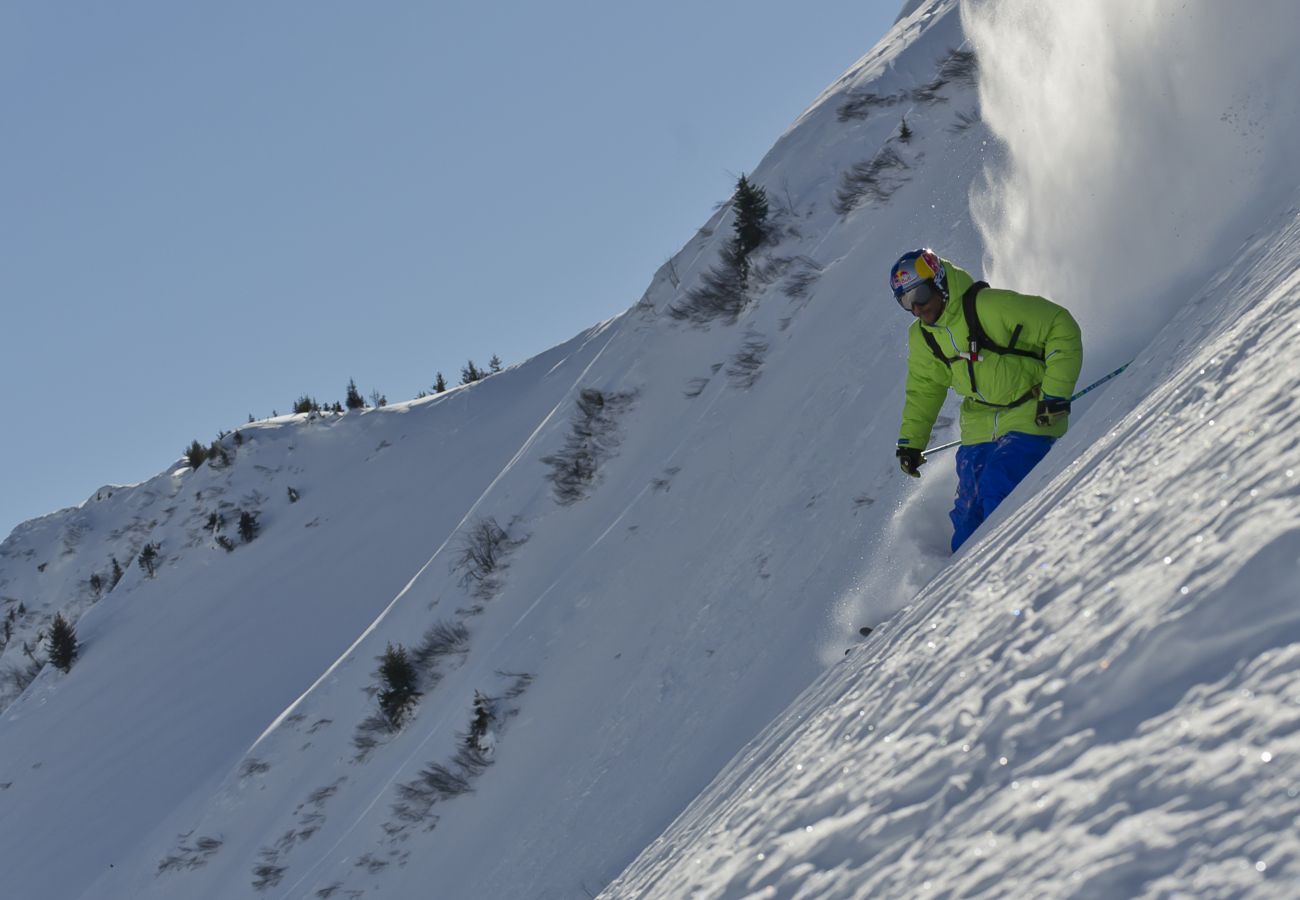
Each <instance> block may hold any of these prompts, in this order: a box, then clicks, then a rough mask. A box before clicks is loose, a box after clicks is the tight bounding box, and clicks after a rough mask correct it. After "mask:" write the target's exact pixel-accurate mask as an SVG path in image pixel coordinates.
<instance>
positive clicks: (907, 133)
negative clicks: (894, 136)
mask: <svg viewBox="0 0 1300 900" xmlns="http://www.w3.org/2000/svg"><path fill="white" fill-rule="evenodd" d="M898 139H899V140H900V141H902V142H903V143H904V144H906V143H909V142H910V141H911V140H912V129H911V128H910V127H908V124H907V116H903V121H902V123H901V124H900V125H899V126H898Z"/></svg>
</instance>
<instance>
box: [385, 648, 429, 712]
mask: <svg viewBox="0 0 1300 900" xmlns="http://www.w3.org/2000/svg"><path fill="white" fill-rule="evenodd" d="M379 678H380V681H381V682H382V683H383V687H382V688H380V691H379V708H380V710H382V711H383V713H384V716H385V718H387V719H388V723H389V725H391V726H392V727H393V729H397V728H400V727H401V725H402V717H403V716H405V715H406V711H407V710H408V709H409V708H410V707H411V705H412V704H413V703H415V701H416V699H417V698H418V697H419V696H420V692H419V691H417V690H416V689H415V688H416V684H417V683H418V680H419V676H418V675H417V674H416V671H415V666H413V665H412V664H411V660H410V657H408V656H407V655H406V648H405V647H403V646H402V645H401V644H398V645H397V646H396V647H394V646H393V645H392V644H389V645H388V649H387V650H385V651H384V655H383V657H382V658H381V659H380V663H379Z"/></svg>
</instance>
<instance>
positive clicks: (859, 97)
mask: <svg viewBox="0 0 1300 900" xmlns="http://www.w3.org/2000/svg"><path fill="white" fill-rule="evenodd" d="M845 97H846V98H847V99H846V100H845V101H844V102H843V103H841V104H840V107H839V109H838V110H836V113H835V115H836V118H838V119H839V120H840V121H841V122H848V121H851V120H853V119H865V118H867V116H869V115H870V114H871V110H873V109H883V108H886V107H890V106H895V105H897V104H898V102H899V101H900V100H901V99H902V97H900V96H899V95H898V94H877V93H876V92H875V91H850V92H849V93H848V94H846V95H845Z"/></svg>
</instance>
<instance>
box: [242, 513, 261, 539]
mask: <svg viewBox="0 0 1300 900" xmlns="http://www.w3.org/2000/svg"><path fill="white" fill-rule="evenodd" d="M260 530H261V526H259V525H258V524H257V513H251V512H248V511H246V510H245V511H244V512H241V513H240V514H239V536H240V538H242V539H243V541H244V543H245V544H251V543H252V542H253V539H254V538H256V537H257V533H258V531H260Z"/></svg>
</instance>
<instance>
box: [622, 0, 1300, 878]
mask: <svg viewBox="0 0 1300 900" xmlns="http://www.w3.org/2000/svg"><path fill="white" fill-rule="evenodd" d="M963 12H964V19H965V24H966V26H967V28H968V29H969V33H970V34H971V35H972V38H973V44H974V46H975V48H976V50H977V51H978V52H979V55H980V60H981V89H980V97H981V108H982V110H983V111H984V114H985V116H986V119H987V122H988V123H989V124H990V126H992V128H993V129H994V130H995V131H996V132H997V133H998V134H999V136H1000V137H1002V138H1003V139H1004V140H1005V145H1004V146H1005V147H1006V151H1005V155H1004V156H1002V157H999V158H997V159H996V160H995V162H994V165H993V166H991V168H990V171H989V179H988V181H987V182H986V183H985V184H983V185H981V186H980V187H979V189H978V190H977V192H976V194H975V197H974V199H975V201H976V203H975V206H976V210H977V212H978V214H979V221H980V225H981V230H982V233H983V235H984V236H985V238H986V240H987V245H986V246H987V250H988V254H989V261H990V264H991V265H990V268H991V271H992V273H993V276H994V277H995V278H997V279H998V280H999V281H1001V282H1002V283H1009V284H1011V285H1013V286H1017V287H1021V288H1026V289H1032V290H1044V291H1045V292H1047V293H1049V294H1051V295H1053V296H1056V297H1058V299H1062V300H1064V301H1065V302H1066V303H1067V304H1068V305H1069V306H1070V307H1071V309H1072V310H1074V311H1075V313H1076V316H1078V318H1079V319H1080V320H1081V322H1083V323H1084V332H1085V334H1086V335H1087V336H1088V350H1087V352H1088V355H1089V358H1090V359H1091V360H1098V359H1099V358H1100V359H1101V361H1102V365H1101V367H1100V368H1101V369H1102V370H1105V369H1106V368H1109V367H1111V366H1113V365H1117V364H1119V363H1120V362H1123V361H1124V360H1125V359H1126V358H1127V356H1128V355H1129V353H1130V352H1132V351H1140V352H1139V355H1138V358H1137V361H1136V362H1135V363H1134V365H1133V366H1132V367H1131V368H1130V369H1129V371H1128V372H1127V373H1126V374H1125V375H1124V376H1123V378H1122V379H1120V380H1118V381H1116V382H1115V383H1113V385H1112V386H1110V387H1109V388H1108V389H1107V391H1106V394H1105V396H1104V398H1103V399H1101V400H1100V401H1098V402H1097V404H1096V405H1095V406H1094V407H1093V408H1092V409H1091V410H1089V411H1088V412H1087V414H1086V415H1085V416H1082V417H1077V421H1076V423H1075V426H1074V428H1073V429H1072V431H1071V433H1070V435H1069V436H1067V438H1065V439H1064V440H1062V441H1061V442H1060V444H1059V445H1058V446H1057V448H1056V449H1054V450H1053V452H1052V454H1050V455H1049V457H1048V458H1047V460H1046V461H1045V462H1044V463H1043V464H1042V465H1041V466H1040V467H1039V468H1038V469H1036V470H1035V472H1034V473H1033V474H1032V475H1031V476H1030V478H1029V479H1028V480H1027V481H1026V483H1025V484H1024V485H1022V486H1021V488H1020V490H1019V491H1018V492H1017V494H1016V495H1015V496H1013V498H1012V500H1013V502H1012V504H1011V506H1009V507H1006V506H1004V507H1003V508H1002V509H1000V510H999V512H998V513H997V514H996V515H995V517H994V519H993V520H992V521H991V522H990V523H989V526H986V528H985V530H984V532H983V536H982V539H981V540H978V541H976V542H975V543H974V544H973V545H970V546H968V547H967V548H964V549H963V552H962V554H961V556H960V557H959V558H958V560H957V561H955V563H954V564H953V565H951V566H950V567H948V568H946V569H944V570H943V571H942V572H940V573H939V574H938V576H937V577H935V578H934V579H933V581H931V582H930V583H929V584H927V585H926V586H925V587H924V589H923V590H921V591H920V592H919V593H918V594H917V595H916V597H915V599H914V600H913V601H912V602H910V603H909V605H908V606H907V608H906V609H905V610H904V611H903V612H901V613H900V614H899V615H898V616H896V617H895V618H894V619H893V620H891V621H890V622H888V623H887V624H886V625H885V626H884V627H883V628H881V629H879V630H878V631H877V632H876V633H875V634H874V635H873V636H872V637H871V638H870V640H869V641H867V642H866V643H865V644H864V645H863V646H861V647H860V648H858V649H856V650H855V651H854V652H853V653H852V654H851V655H850V656H849V658H847V659H846V660H844V661H843V662H842V664H840V665H838V666H836V667H834V668H833V669H831V670H830V671H829V672H828V673H826V675H825V676H824V677H823V678H822V679H821V680H820V681H819V682H818V683H817V684H815V685H814V686H813V687H812V688H810V689H809V691H808V692H807V693H806V694H805V695H804V696H803V697H802V698H800V700H799V701H798V702H796V703H795V704H793V705H792V706H791V707H790V709H789V710H788V711H787V713H786V714H785V715H784V716H782V717H781V719H779V720H778V721H777V722H775V723H774V724H773V725H772V727H771V728H769V729H768V730H767V731H766V733H765V734H764V735H762V736H761V737H760V738H759V739H758V740H756V741H755V742H754V743H753V744H752V745H751V746H750V747H748V748H747V749H746V750H745V751H743V752H742V753H741V754H739V755H738V756H737V757H736V758H735V759H734V760H733V762H732V763H731V765H730V766H728V768H727V769H726V770H725V771H724V772H723V773H722V774H721V775H720V776H719V777H718V779H716V780H715V782H714V783H713V785H712V786H711V787H710V788H709V790H708V791H706V792H705V794H703V795H702V796H701V797H700V798H699V800H697V801H696V802H695V803H694V804H693V805H692V807H691V808H690V809H689V810H688V811H687V812H686V813H685V814H684V815H683V816H682V817H681V818H680V819H679V820H678V821H677V822H676V823H674V825H673V827H672V828H670V829H669V830H668V831H667V832H665V834H664V835H663V836H662V837H661V838H659V839H658V840H656V841H655V843H654V844H653V845H652V846H651V847H650V848H648V849H647V850H646V851H645V852H644V853H643V854H642V855H641V857H640V858H639V859H638V860H637V861H636V862H635V863H634V864H633V865H632V866H630V867H629V868H628V870H627V871H626V872H625V873H624V874H623V875H622V876H621V877H620V878H619V879H617V880H616V881H615V882H614V883H613V884H612V885H611V886H610V888H609V889H608V890H607V892H606V893H605V894H603V895H602V896H609V897H642V896H655V897H659V896H665V897H676V896H695V897H742V896H743V897H778V896H782V897H784V896H791V897H794V896H799V897H804V896H806V897H818V898H823V897H826V898H831V897H881V896H891V897H892V896H900V897H913V896H925V895H930V894H934V895H937V896H977V895H989V896H993V895H998V896H1000V895H1004V894H1007V895H1014V896H1067V895H1068V896H1080V897H1115V896H1125V897H1127V896H1169V895H1183V894H1188V895H1196V896H1261V897H1268V896H1277V897H1291V896H1294V894H1295V885H1296V883H1297V880H1298V879H1300V872H1298V871H1297V868H1296V867H1297V859H1298V858H1300V839H1298V838H1297V833H1296V830H1295V827H1294V825H1295V822H1296V821H1297V815H1298V814H1300V799H1298V798H1300V502H1297V501H1298V498H1300V440H1298V439H1297V437H1296V435H1297V433H1300V432H1298V431H1297V428H1298V426H1300V400H1298V399H1297V398H1298V397H1300V393H1298V389H1300V364H1298V363H1297V362H1296V361H1295V359H1294V358H1293V356H1292V355H1291V354H1290V350H1289V348H1290V346H1291V345H1292V344H1293V343H1294V340H1295V336H1296V335H1297V334H1300V219H1298V216H1300V206H1297V201H1298V200H1300V196H1298V195H1297V193H1296V190H1295V185H1296V183H1297V177H1296V165H1295V160H1294V155H1293V150H1292V148H1293V147H1295V146H1296V145H1297V144H1300V122H1298V121H1297V114H1298V113H1300V107H1297V106H1296V104H1295V103H1294V101H1293V99H1288V98H1293V97H1294V96H1295V95H1296V92H1297V88H1298V87H1300V64H1297V62H1296V58H1295V55H1294V49H1293V48H1294V44H1295V24H1294V23H1295V19H1294V16H1293V15H1288V14H1287V11H1286V10H1284V9H1283V4H1280V3H1265V4H1262V5H1261V7H1260V8H1259V9H1258V10H1256V9H1252V10H1251V14H1250V15H1249V16H1245V17H1242V16H1239V15H1238V14H1237V13H1238V11H1235V10H1228V9H1227V8H1226V7H1223V6H1222V5H1221V4H1213V3H1164V2H1155V3H1151V4H1145V5H1143V7H1142V8H1141V9H1136V8H1134V7H1133V6H1132V5H1131V4H1120V3H1111V2H1104V0H1103V2H1099V3H1092V4H1086V5H1082V6H1080V5H1074V6H1070V5H1064V4H1041V3H1030V2H1019V0H1008V2H991V3H983V4H970V5H968V6H965V7H964V8H963ZM1257 13H1258V15H1257ZM1261 28H1262V29H1263V30H1265V31H1268V33H1267V34H1261V33H1260V29H1261ZM1156 332H1158V336H1157V337H1156V338H1155V340H1154V341H1152V340H1151V338H1152V335H1153V334H1154V333H1156ZM1093 365H1094V366H1095V363H1093ZM926 474H927V475H929V474H930V473H929V472H928V471H927V473H926ZM927 490H928V488H927V487H926V486H923V487H922V488H921V491H920V493H919V495H918V496H917V497H915V498H914V499H913V501H912V502H911V503H909V504H908V505H907V506H906V507H904V508H903V509H902V510H901V511H900V513H899V515H898V516H897V519H896V523H895V526H894V527H895V528H896V529H899V530H902V531H904V532H920V531H921V530H922V528H923V523H924V522H925V521H927V520H932V519H933V517H934V516H936V515H937V514H939V513H940V512H941V510H940V509H939V508H938V504H937V503H932V502H930V501H928V500H927V499H926V498H927V496H928V495H927ZM1020 502H1023V503H1024V506H1023V507H1022V508H1019V509H1017V505H1018V504H1019V503H1020ZM896 546H897V543H896V542H884V543H883V545H882V546H881V548H880V550H879V552H878V553H877V556H876V559H877V560H878V561H879V562H880V563H881V565H880V568H882V569H884V570H887V571H889V572H891V573H900V572H906V571H907V570H906V569H905V568H901V567H900V566H899V565H898V564H897V562H896V561H895V560H894V559H893V558H892V554H893V553H894V548H895V547H896ZM924 570H925V569H924V567H922V571H924ZM866 585H867V587H866V589H867V591H868V592H873V591H875V590H876V589H877V588H879V589H881V590H885V591H887V590H889V589H890V586H889V584H888V583H887V579H885V578H872V577H871V576H868V578H867V579H866Z"/></svg>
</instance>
